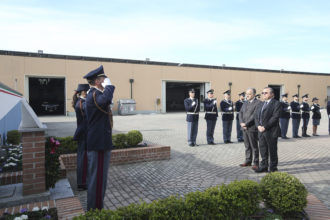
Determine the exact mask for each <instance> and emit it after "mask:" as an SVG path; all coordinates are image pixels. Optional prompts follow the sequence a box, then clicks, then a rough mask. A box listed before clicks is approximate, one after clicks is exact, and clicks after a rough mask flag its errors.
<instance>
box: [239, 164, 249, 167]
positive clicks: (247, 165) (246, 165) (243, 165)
mask: <svg viewBox="0 0 330 220" xmlns="http://www.w3.org/2000/svg"><path fill="white" fill-rule="evenodd" d="M239 166H240V167H249V166H251V163H242V164H240V165H239Z"/></svg>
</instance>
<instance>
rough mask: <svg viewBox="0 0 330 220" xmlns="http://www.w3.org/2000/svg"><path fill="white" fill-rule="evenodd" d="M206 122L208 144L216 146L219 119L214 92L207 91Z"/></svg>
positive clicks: (205, 101)
mask: <svg viewBox="0 0 330 220" xmlns="http://www.w3.org/2000/svg"><path fill="white" fill-rule="evenodd" d="M204 107H205V120H206V127H207V129H206V139H207V143H208V144H210V145H214V144H215V143H214V137H213V135H214V129H215V125H216V123H217V118H218V108H217V100H216V99H215V98H214V90H213V89H210V90H209V91H207V98H206V99H205V100H204Z"/></svg>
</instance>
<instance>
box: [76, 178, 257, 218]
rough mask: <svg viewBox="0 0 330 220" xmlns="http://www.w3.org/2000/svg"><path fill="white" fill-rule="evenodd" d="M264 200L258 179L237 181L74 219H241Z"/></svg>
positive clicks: (254, 210) (253, 210) (90, 212)
mask: <svg viewBox="0 0 330 220" xmlns="http://www.w3.org/2000/svg"><path fill="white" fill-rule="evenodd" d="M260 200H261V196H260V188H259V185H258V183H256V182H253V181H251V180H243V181H239V182H238V181H235V182H233V183H231V184H229V185H221V186H216V187H212V188H209V189H207V190H206V191H205V192H198V191H197V192H191V193H188V194H187V195H186V196H185V197H184V198H181V197H177V196H170V197H168V198H165V199H160V200H156V201H153V202H152V203H150V204H147V203H145V202H143V203H141V204H131V205H129V206H126V207H121V208H119V209H117V210H115V211H111V210H101V211H95V210H94V211H89V212H87V213H86V214H85V215H84V216H80V217H77V218H75V219H134V220H135V219H137V220H144V219H161V220H167V219H177V220H181V219H184V220H185V219H196V220H197V219H230V220H232V219H240V218H242V217H248V216H251V215H252V214H254V213H255V212H256V211H257V210H258V206H259V202H260Z"/></svg>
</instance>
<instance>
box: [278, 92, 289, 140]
mask: <svg viewBox="0 0 330 220" xmlns="http://www.w3.org/2000/svg"><path fill="white" fill-rule="evenodd" d="M280 103H281V115H280V127H281V137H282V139H288V137H287V136H286V134H287V132H288V127H289V121H290V109H291V106H290V104H289V103H288V93H285V94H283V95H282V100H281V102H280Z"/></svg>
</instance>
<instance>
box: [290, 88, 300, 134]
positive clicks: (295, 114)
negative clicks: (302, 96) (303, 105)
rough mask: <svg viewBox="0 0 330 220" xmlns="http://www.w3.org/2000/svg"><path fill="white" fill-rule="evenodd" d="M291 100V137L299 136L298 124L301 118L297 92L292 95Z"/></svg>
mask: <svg viewBox="0 0 330 220" xmlns="http://www.w3.org/2000/svg"><path fill="white" fill-rule="evenodd" d="M292 97H293V101H292V102H291V103H290V107H291V118H292V137H293V138H301V137H300V136H299V135H298V131H299V125H300V120H301V112H300V104H299V97H298V94H295V95H293V96H292Z"/></svg>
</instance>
